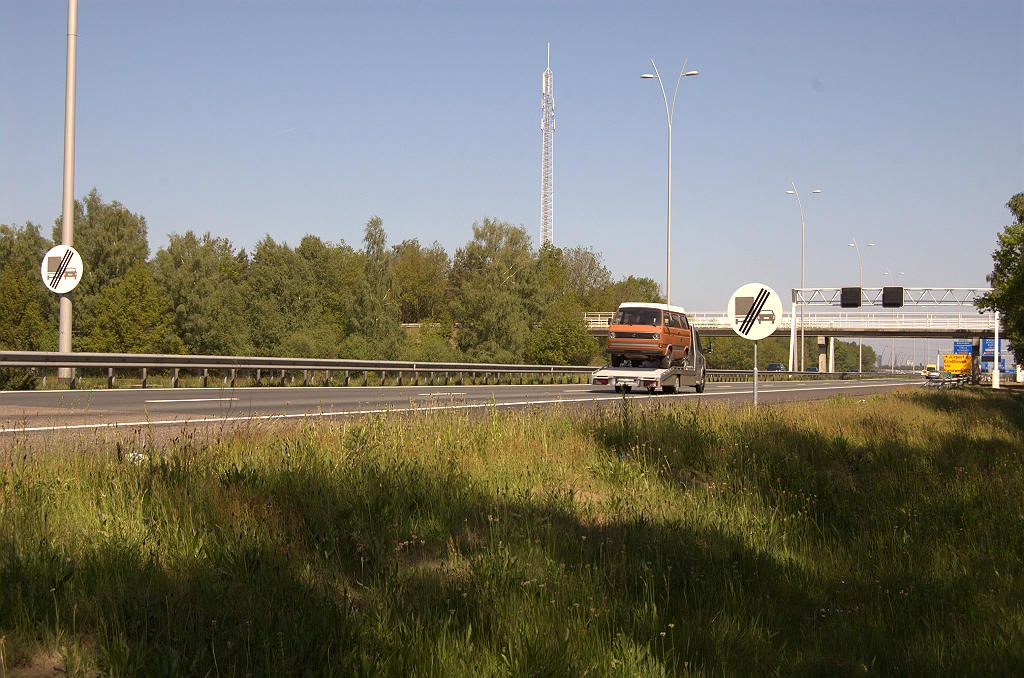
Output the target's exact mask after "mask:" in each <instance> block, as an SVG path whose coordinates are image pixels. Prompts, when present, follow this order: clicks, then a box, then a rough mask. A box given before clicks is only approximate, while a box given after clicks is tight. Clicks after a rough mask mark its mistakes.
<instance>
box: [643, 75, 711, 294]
mask: <svg viewBox="0 0 1024 678" xmlns="http://www.w3.org/2000/svg"><path fill="white" fill-rule="evenodd" d="M687 61H689V59H683V68H682V70H680V71H679V77H678V78H677V79H676V89H675V92H674V93H673V94H672V107H671V108H669V105H668V94H667V93H666V92H665V83H663V82H662V81H661V73H659V72H658V66H657V65H656V64H655V63H654V59H651V66H654V75H648V74H644V75H641V76H640V77H641V78H657V79H658V84H659V85H660V86H661V97H662V99H664V100H665V117H666V118H667V119H668V228H667V235H666V239H665V303H667V304H671V303H672V118H673V116H674V115H675V112H676V97H678V96H679V83H680V82H682V81H683V76H684V75H697V71H689V72H687V70H686V62H687Z"/></svg>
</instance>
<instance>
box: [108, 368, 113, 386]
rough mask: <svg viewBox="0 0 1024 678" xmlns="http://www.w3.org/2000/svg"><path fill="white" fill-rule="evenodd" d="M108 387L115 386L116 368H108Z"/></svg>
mask: <svg viewBox="0 0 1024 678" xmlns="http://www.w3.org/2000/svg"><path fill="white" fill-rule="evenodd" d="M107 388H114V368H113V367H108V368H107Z"/></svg>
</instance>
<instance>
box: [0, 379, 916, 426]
mask: <svg viewBox="0 0 1024 678" xmlns="http://www.w3.org/2000/svg"><path fill="white" fill-rule="evenodd" d="M921 383H923V382H920V383H919V382H915V381H909V382H908V381H907V380H906V379H893V380H889V379H870V380H837V381H790V382H786V381H773V382H764V383H760V384H759V385H758V398H759V401H760V402H762V403H771V402H781V401H786V400H814V399H821V398H827V397H829V396H832V395H836V394H846V395H848V396H851V397H862V396H865V395H867V394H871V393H879V392H883V391H890V390H893V389H896V388H901V387H907V386H914V385H920V384H921ZM683 391H684V392H683V393H677V394H674V395H664V394H661V393H657V394H655V395H653V396H651V395H648V394H647V392H646V391H640V392H636V391H634V392H633V393H632V394H630V395H629V396H627V397H629V398H633V399H637V400H646V399H648V398H654V399H658V400H692V399H695V398H706V399H708V400H715V401H722V400H724V401H727V402H730V403H733V404H740V403H744V402H749V401H750V400H751V399H752V396H751V384H750V382H739V383H713V384H712V383H709V384H708V385H707V390H706V391H705V393H704V394H703V395H698V394H697V393H694V392H693V391H692V390H691V389H687V388H684V389H683ZM621 398H622V396H621V395H619V394H618V393H616V392H615V391H613V390H612V389H611V388H609V387H604V386H589V385H586V384H565V385H539V386H493V385H492V386H385V387H372V386H370V387H365V386H364V387H348V388H345V387H333V388H331V387H262V388H236V389H223V388H205V389H202V388H191V389H185V388H182V389H173V390H172V389H146V390H143V389H112V390H95V391H85V390H83V391H7V392H2V393H0V433H4V432H7V433H11V432H30V431H54V430H88V429H102V428H112V427H137V426H169V425H175V424H177V425H183V424H203V423H221V422H244V421H252V420H268V419H298V418H302V417H309V416H328V417H343V416H353V415H358V414H369V413H382V412H410V411H414V410H420V411H422V410H445V409H456V410H458V409H463V410H485V409H487V408H491V407H497V408H499V409H501V408H516V407H520V408H521V407H538V406H549V405H555V404H558V403H577V404H587V403H601V402H604V403H608V402H612V401H616V400H619V399H621Z"/></svg>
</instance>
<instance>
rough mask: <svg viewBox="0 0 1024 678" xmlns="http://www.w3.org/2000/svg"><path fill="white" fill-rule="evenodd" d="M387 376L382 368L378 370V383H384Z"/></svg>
mask: <svg viewBox="0 0 1024 678" xmlns="http://www.w3.org/2000/svg"><path fill="white" fill-rule="evenodd" d="M387 378H388V373H387V372H385V371H384V370H381V371H380V385H381V386H383V385H384V381H385V380H386V379H387Z"/></svg>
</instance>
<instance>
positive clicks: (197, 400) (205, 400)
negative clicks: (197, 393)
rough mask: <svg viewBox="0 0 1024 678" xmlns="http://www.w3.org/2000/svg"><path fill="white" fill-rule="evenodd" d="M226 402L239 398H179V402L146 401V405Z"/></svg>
mask: <svg viewBox="0 0 1024 678" xmlns="http://www.w3.org/2000/svg"><path fill="white" fill-rule="evenodd" d="M224 400H238V398H179V399H178V400H144V401H142V402H145V403H216V402H221V401H224Z"/></svg>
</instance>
